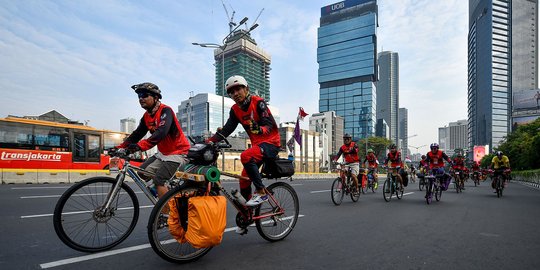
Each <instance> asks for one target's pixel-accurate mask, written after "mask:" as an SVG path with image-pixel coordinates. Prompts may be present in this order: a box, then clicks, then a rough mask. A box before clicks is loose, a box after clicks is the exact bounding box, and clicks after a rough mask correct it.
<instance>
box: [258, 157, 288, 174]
mask: <svg viewBox="0 0 540 270" xmlns="http://www.w3.org/2000/svg"><path fill="white" fill-rule="evenodd" d="M261 172H262V175H263V177H266V178H269V179H272V178H281V177H291V176H293V175H294V163H293V161H292V160H290V159H286V158H276V159H266V160H265V161H264V166H263V168H262V171H261Z"/></svg>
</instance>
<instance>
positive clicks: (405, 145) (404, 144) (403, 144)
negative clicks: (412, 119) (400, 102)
mask: <svg viewBox="0 0 540 270" xmlns="http://www.w3.org/2000/svg"><path fill="white" fill-rule="evenodd" d="M408 118H409V113H408V110H407V108H399V113H398V123H399V124H398V127H399V128H398V129H399V130H398V138H399V141H400V143H399V147H400V148H401V153H403V157H407V156H409V119H408Z"/></svg>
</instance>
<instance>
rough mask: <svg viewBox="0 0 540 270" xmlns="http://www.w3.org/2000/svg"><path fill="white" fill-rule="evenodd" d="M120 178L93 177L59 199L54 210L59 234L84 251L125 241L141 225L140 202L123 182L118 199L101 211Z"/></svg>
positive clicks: (54, 222) (66, 242)
mask: <svg viewBox="0 0 540 270" xmlns="http://www.w3.org/2000/svg"><path fill="white" fill-rule="evenodd" d="M115 184H116V179H114V178H112V177H92V178H88V179H86V180H83V181H81V182H79V183H76V184H74V185H73V186H71V187H70V188H69V189H68V190H66V192H64V194H62V196H61V197H60V199H59V200H58V202H57V203H56V206H55V208H54V213H53V225H54V231H55V232H56V235H58V237H59V238H60V240H62V242H63V243H64V244H66V245H67V246H68V247H70V248H73V249H75V250H78V251H82V252H98V251H104V250H108V249H110V248H112V247H114V246H116V245H118V244H120V243H121V242H122V241H124V240H125V239H126V238H127V237H128V236H129V235H130V234H131V232H132V231H133V229H134V228H135V226H136V225H137V220H138V218H139V201H138V200H137V196H136V195H135V192H133V190H132V189H131V188H130V187H129V186H128V185H127V184H126V183H123V184H122V186H121V187H120V191H119V193H118V196H117V198H116V199H115V200H114V202H113V204H112V207H113V208H112V209H109V211H107V213H105V215H103V216H99V215H98V214H100V213H99V212H97V210H98V208H99V207H101V206H102V205H103V204H104V203H105V200H106V199H107V194H108V191H110V190H112V188H113V187H114V185H115Z"/></svg>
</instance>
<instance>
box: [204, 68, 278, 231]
mask: <svg viewBox="0 0 540 270" xmlns="http://www.w3.org/2000/svg"><path fill="white" fill-rule="evenodd" d="M225 89H226V90H227V94H229V96H230V97H231V98H232V99H233V100H234V102H235V103H236V104H234V105H233V106H232V108H231V110H230V112H229V119H228V120H227V123H225V126H224V127H223V129H221V131H220V134H217V133H216V134H215V135H214V136H213V137H212V138H210V139H209V141H212V142H218V141H220V140H221V139H222V137H221V136H224V137H228V136H229V135H231V133H233V132H234V130H235V129H236V127H237V126H238V125H239V124H240V125H242V126H243V127H244V129H245V130H246V132H247V134H248V136H249V139H250V140H251V143H252V146H251V148H248V149H247V150H245V151H244V152H242V154H240V161H241V162H242V165H244V169H243V170H242V176H244V177H249V180H243V179H240V194H242V196H243V197H244V198H246V199H249V201H247V202H246V205H247V206H256V205H259V204H261V203H263V202H265V201H266V200H268V195H267V194H266V191H265V186H264V184H263V182H262V177H261V174H260V173H259V166H261V165H262V162H263V159H267V158H275V157H276V156H277V155H278V152H279V148H280V136H279V131H278V127H277V125H276V121H275V120H274V117H273V116H272V113H271V112H270V109H268V106H267V105H266V102H265V101H264V99H262V98H261V97H258V96H255V95H251V94H250V92H249V86H248V83H247V81H246V79H244V77H242V76H238V75H236V76H232V77H230V78H229V79H227V81H226V82H225ZM252 182H253V185H254V186H255V189H256V191H255V193H253V195H252V194H251V183H252ZM245 232H247V230H246V229H245V228H239V229H238V230H237V233H240V234H244V233H245Z"/></svg>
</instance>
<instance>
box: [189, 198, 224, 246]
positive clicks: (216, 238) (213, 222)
mask: <svg viewBox="0 0 540 270" xmlns="http://www.w3.org/2000/svg"><path fill="white" fill-rule="evenodd" d="M226 225H227V199H225V197H223V196H197V197H191V198H189V202H188V225H187V230H186V233H185V235H184V236H185V238H186V239H187V241H188V242H189V243H190V244H191V245H192V246H193V247H194V248H207V247H212V246H215V245H218V244H220V243H221V240H222V239H223V232H224V231H225V226H226Z"/></svg>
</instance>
